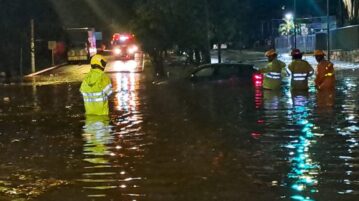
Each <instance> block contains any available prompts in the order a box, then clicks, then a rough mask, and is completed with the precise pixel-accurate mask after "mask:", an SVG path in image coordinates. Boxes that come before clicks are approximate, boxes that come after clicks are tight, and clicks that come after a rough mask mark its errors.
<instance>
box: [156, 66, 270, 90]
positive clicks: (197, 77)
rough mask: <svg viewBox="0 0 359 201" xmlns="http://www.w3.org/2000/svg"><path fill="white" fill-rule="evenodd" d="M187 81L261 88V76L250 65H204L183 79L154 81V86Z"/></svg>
mask: <svg viewBox="0 0 359 201" xmlns="http://www.w3.org/2000/svg"><path fill="white" fill-rule="evenodd" d="M183 81H187V82H188V81H189V83H198V84H199V83H215V84H226V83H228V84H231V85H233V84H234V85H236V84H238V85H240V86H250V87H251V86H254V87H256V88H257V87H262V84H263V75H262V74H261V73H260V72H259V71H258V70H257V69H256V67H255V66H254V65H252V64H244V63H221V64H205V65H200V66H198V67H197V68H195V69H193V70H191V71H190V72H189V74H188V75H187V76H186V77H185V78H184V79H176V80H165V81H163V80H162V81H155V82H153V84H155V85H163V84H168V83H177V82H181V83H183Z"/></svg>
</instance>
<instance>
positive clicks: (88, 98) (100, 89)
mask: <svg viewBox="0 0 359 201" xmlns="http://www.w3.org/2000/svg"><path fill="white" fill-rule="evenodd" d="M80 92H81V93H82V96H83V99H84V104H85V111H86V114H87V115H89V114H90V115H108V114H109V107H108V96H110V95H111V94H112V84H111V80H110V78H109V77H108V76H107V75H106V74H105V73H104V72H103V71H102V70H100V69H91V70H90V72H89V73H88V74H87V75H86V77H85V79H84V80H83V81H82V84H81V88H80Z"/></svg>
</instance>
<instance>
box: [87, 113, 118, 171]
mask: <svg viewBox="0 0 359 201" xmlns="http://www.w3.org/2000/svg"><path fill="white" fill-rule="evenodd" d="M109 123H110V119H109V117H108V116H107V115H87V116H86V125H85V126H84V133H83V137H84V140H85V142H86V144H85V147H84V153H85V155H86V156H87V157H86V158H85V159H84V160H85V161H87V162H90V163H94V164H105V163H108V160H107V159H105V156H107V155H109V151H108V148H107V146H106V144H109V143H110V142H111V135H110V131H111V127H110V126H109Z"/></svg>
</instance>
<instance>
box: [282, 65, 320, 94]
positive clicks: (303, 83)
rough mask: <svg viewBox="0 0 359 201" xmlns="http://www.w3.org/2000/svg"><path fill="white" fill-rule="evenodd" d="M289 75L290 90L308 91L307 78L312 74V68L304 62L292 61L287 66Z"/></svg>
mask: <svg viewBox="0 0 359 201" xmlns="http://www.w3.org/2000/svg"><path fill="white" fill-rule="evenodd" d="M288 70H289V73H290V74H291V75H292V80H291V87H292V89H308V77H310V76H312V75H313V73H314V69H313V67H312V66H311V65H310V64H309V63H308V62H307V61H304V60H294V61H292V63H290V64H289V66H288Z"/></svg>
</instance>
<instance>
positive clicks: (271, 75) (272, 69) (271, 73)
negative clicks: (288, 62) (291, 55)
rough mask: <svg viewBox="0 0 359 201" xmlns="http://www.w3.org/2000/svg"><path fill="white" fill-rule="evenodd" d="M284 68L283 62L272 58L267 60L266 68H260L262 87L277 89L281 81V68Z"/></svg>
mask: <svg viewBox="0 0 359 201" xmlns="http://www.w3.org/2000/svg"><path fill="white" fill-rule="evenodd" d="M283 68H285V63H284V62H282V61H280V60H278V59H274V60H273V61H272V62H269V63H268V65H267V67H266V68H263V69H261V70H260V72H261V73H264V74H265V76H264V81H263V88H265V89H279V88H280V85H281V82H282V75H281V72H282V69H283Z"/></svg>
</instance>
